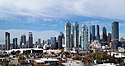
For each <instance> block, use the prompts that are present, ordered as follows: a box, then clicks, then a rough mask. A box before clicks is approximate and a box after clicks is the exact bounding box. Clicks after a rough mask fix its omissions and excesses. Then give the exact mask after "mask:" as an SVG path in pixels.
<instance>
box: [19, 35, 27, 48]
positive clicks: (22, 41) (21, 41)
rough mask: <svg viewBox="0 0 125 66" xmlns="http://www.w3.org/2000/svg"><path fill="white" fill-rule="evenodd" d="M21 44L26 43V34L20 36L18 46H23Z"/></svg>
mask: <svg viewBox="0 0 125 66" xmlns="http://www.w3.org/2000/svg"><path fill="white" fill-rule="evenodd" d="M23 45H26V35H22V36H21V40H20V47H21V48H23Z"/></svg>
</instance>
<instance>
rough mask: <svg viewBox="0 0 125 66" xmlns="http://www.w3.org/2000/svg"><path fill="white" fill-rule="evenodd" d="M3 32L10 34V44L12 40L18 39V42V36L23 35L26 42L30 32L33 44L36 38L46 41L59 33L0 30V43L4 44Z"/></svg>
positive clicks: (52, 31) (51, 31)
mask: <svg viewBox="0 0 125 66" xmlns="http://www.w3.org/2000/svg"><path fill="white" fill-rule="evenodd" d="M5 32H10V34H11V42H12V38H18V41H19V40H20V36H21V35H23V34H25V35H26V36H27V40H28V33H29V32H32V33H33V37H34V42H35V41H37V39H38V38H41V40H47V39H49V38H50V37H57V36H58V35H59V31H54V30H50V31H34V30H17V29H10V30H0V43H1V44H4V40H5V38H4V34H5Z"/></svg>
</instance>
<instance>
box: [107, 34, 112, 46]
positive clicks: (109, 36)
mask: <svg viewBox="0 0 125 66" xmlns="http://www.w3.org/2000/svg"><path fill="white" fill-rule="evenodd" d="M107 42H108V44H110V42H111V33H108V37H107Z"/></svg>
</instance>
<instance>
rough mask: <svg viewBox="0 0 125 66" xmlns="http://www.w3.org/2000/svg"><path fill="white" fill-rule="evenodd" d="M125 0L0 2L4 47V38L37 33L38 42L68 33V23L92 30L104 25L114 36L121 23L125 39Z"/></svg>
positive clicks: (1, 34) (0, 33)
mask: <svg viewBox="0 0 125 66" xmlns="http://www.w3.org/2000/svg"><path fill="white" fill-rule="evenodd" d="M124 7H125V0H0V44H4V41H5V40H4V39H5V38H4V34H5V32H6V31H8V32H10V33H11V41H12V38H15V37H17V38H19V39H18V40H20V36H21V35H23V34H26V35H27V38H28V32H33V37H34V41H36V40H37V39H38V38H41V39H42V40H46V39H48V38H50V37H54V36H55V37H56V36H58V35H59V33H60V31H61V32H64V26H65V23H66V22H67V21H70V22H71V24H72V23H74V22H76V21H77V22H78V23H79V25H80V26H79V30H80V31H81V26H82V24H86V25H87V26H88V27H89V26H90V25H91V24H94V25H96V24H98V25H100V33H102V27H103V26H105V27H106V28H107V32H111V29H112V28H111V24H112V22H114V21H118V22H119V23H120V25H119V28H120V37H124V38H125V8H124Z"/></svg>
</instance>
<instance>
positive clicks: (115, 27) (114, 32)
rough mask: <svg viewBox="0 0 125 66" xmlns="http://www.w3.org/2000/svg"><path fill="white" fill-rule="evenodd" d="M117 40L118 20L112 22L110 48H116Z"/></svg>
mask: <svg viewBox="0 0 125 66" xmlns="http://www.w3.org/2000/svg"><path fill="white" fill-rule="evenodd" d="M118 42H119V22H113V23H112V48H113V49H116V48H117V46H118Z"/></svg>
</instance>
